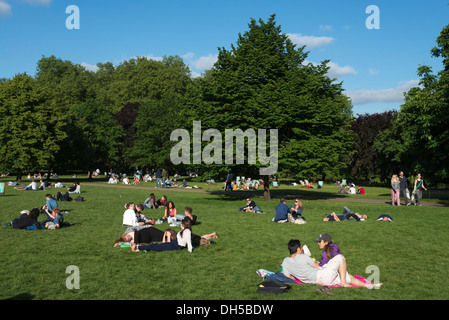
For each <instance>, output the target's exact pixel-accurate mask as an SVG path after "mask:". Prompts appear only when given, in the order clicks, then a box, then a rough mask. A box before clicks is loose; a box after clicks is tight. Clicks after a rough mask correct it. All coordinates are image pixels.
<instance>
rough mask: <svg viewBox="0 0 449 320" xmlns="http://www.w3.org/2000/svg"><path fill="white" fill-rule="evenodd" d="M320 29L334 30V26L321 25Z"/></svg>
mask: <svg viewBox="0 0 449 320" xmlns="http://www.w3.org/2000/svg"><path fill="white" fill-rule="evenodd" d="M320 30H321V31H323V32H326V31H334V27H333V26H331V25H325V26H323V25H320Z"/></svg>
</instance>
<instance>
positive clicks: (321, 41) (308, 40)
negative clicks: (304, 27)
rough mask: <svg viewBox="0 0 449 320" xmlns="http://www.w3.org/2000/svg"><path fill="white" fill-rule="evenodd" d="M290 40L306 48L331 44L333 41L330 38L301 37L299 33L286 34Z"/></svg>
mask: <svg viewBox="0 0 449 320" xmlns="http://www.w3.org/2000/svg"><path fill="white" fill-rule="evenodd" d="M287 36H288V37H289V38H290V40H291V41H292V42H293V43H294V44H296V45H300V46H304V45H306V46H308V47H310V48H315V47H320V46H325V45H328V44H330V43H332V42H333V41H334V40H335V39H334V38H332V37H324V36H323V37H315V36H303V35H302V34H300V33H287Z"/></svg>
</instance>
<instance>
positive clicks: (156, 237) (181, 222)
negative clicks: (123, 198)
mask: <svg viewBox="0 0 449 320" xmlns="http://www.w3.org/2000/svg"><path fill="white" fill-rule="evenodd" d="M158 208H163V209H164V215H163V216H162V217H161V218H159V219H157V220H156V221H155V219H152V218H150V217H147V216H146V215H144V214H143V213H142V211H143V210H144V209H158ZM125 209H126V210H125V212H124V213H123V222H122V225H123V226H126V227H128V228H127V229H126V231H125V233H124V234H123V235H122V236H121V237H120V238H119V239H117V240H116V241H115V242H114V246H129V247H130V248H131V250H132V251H135V252H137V251H173V250H181V249H184V248H187V250H188V251H189V252H192V251H193V248H195V247H197V246H204V245H209V244H211V243H214V242H213V241H211V239H215V238H218V235H217V233H216V232H213V233H210V234H206V235H203V236H198V235H196V234H194V233H193V232H192V225H195V224H196V222H197V216H196V215H193V214H192V212H193V209H192V208H191V207H185V208H184V214H181V213H178V212H177V209H176V206H175V204H174V202H173V201H168V200H167V196H165V195H163V196H162V197H161V198H160V199H159V200H157V201H156V200H155V196H154V193H152V194H151V195H150V197H149V198H147V199H146V200H145V202H144V204H137V205H135V204H134V203H133V202H129V203H127V204H126V205H125ZM155 212H157V211H155ZM164 222H167V223H169V224H170V225H169V226H170V227H180V229H181V230H180V231H179V232H176V231H175V230H174V229H173V228H168V229H166V230H165V231H162V230H160V229H158V228H156V227H155V226H154V225H155V224H162V223H164Z"/></svg>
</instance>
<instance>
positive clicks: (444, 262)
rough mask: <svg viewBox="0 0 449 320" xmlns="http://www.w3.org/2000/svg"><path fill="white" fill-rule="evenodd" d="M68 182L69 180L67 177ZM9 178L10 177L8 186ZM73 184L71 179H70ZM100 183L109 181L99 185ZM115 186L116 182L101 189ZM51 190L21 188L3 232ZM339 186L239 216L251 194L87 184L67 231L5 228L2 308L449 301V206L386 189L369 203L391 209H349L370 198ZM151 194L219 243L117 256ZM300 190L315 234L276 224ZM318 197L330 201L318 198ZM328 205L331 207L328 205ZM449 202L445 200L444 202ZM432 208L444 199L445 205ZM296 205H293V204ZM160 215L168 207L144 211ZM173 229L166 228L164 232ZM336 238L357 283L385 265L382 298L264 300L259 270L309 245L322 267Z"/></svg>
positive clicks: (342, 293) (8, 201) (298, 291)
mask: <svg viewBox="0 0 449 320" xmlns="http://www.w3.org/2000/svg"><path fill="white" fill-rule="evenodd" d="M67 180H68V179H67ZM4 181H6V180H4ZM61 181H62V180H61ZM94 182H98V181H94ZM98 183H101V184H104V185H106V183H105V182H98ZM197 185H199V186H200V187H202V188H203V189H202V190H209V191H220V190H221V185H214V186H207V185H205V184H200V183H197ZM142 186H150V187H153V186H154V185H153V184H152V183H149V184H143V185H142ZM49 191H50V192H51V193H54V194H56V192H57V191H59V190H58V189H48V190H47V191H34V192H32V191H18V190H14V189H13V187H10V186H8V187H6V195H5V196H0V223H1V224H3V223H6V222H9V221H10V220H12V219H13V218H15V217H17V216H19V215H20V211H21V210H23V209H28V210H29V209H31V208H33V207H41V206H42V205H43V204H44V203H45V194H46V193H47V192H49ZM336 191H337V188H335V187H332V186H329V185H326V186H325V188H323V189H322V190H305V189H302V190H300V189H299V188H298V187H292V186H282V185H281V187H279V188H278V189H274V190H273V201H271V202H264V200H263V197H262V196H254V197H252V198H253V199H254V200H255V201H256V203H257V204H258V205H260V206H261V207H262V209H263V210H264V211H265V213H263V214H250V213H243V212H240V211H238V208H239V207H242V206H243V205H244V204H245V201H244V200H245V198H246V196H244V195H235V194H232V195H225V194H219V193H213V192H209V193H204V192H179V190H178V191H176V190H174V189H158V190H142V189H138V188H136V187H135V186H126V187H125V188H111V187H105V186H91V185H89V183H87V182H86V183H84V182H82V196H83V197H84V198H85V200H86V201H85V202H83V203H77V202H60V203H59V205H60V207H61V209H62V210H69V211H70V214H67V215H65V221H66V222H69V223H71V224H72V226H70V227H69V228H64V229H60V230H40V231H26V230H13V229H12V228H11V227H0V232H1V235H0V237H1V241H2V245H1V248H0V256H1V261H2V268H1V269H0V279H1V281H0V299H36V300H46V299H57V300H109V299H113V300H127V299H138V300H140V299H145V300H268V299H269V300H298V299H301V300H303V299H306V300H308V299H310V300H317V299H328V300H332V299H342V300H349V299H351V300H352V299H360V300H381V299H382V300H399V299H407V300H409V299H412V300H415V299H424V300H439V299H440V300H446V299H448V298H449V285H448V284H449V281H448V280H447V277H446V270H447V266H448V265H449V258H448V255H447V254H446V251H447V243H448V239H449V236H448V233H447V230H448V228H449V209H448V208H447V207H443V206H422V207H415V206H413V207H412V206H410V207H405V206H401V207H392V206H391V205H388V204H386V203H387V202H388V200H389V194H388V192H389V190H388V189H387V188H369V187H368V188H367V192H368V195H367V196H365V199H366V198H370V199H375V200H385V202H382V201H381V202H380V203H361V202H350V199H351V197H352V198H360V197H361V196H358V195H357V196H349V197H348V196H344V197H345V198H346V197H347V199H348V201H347V202H344V201H341V200H340V201H338V200H331V199H330V198H331V197H335V196H337V195H336ZM151 192H154V193H155V194H156V197H157V198H159V197H160V196H161V195H162V194H166V195H167V197H168V199H169V200H173V201H174V203H175V205H176V207H177V208H178V210H182V209H183V208H184V207H185V206H191V207H192V208H193V210H194V214H197V215H198V217H199V218H198V221H199V222H200V223H199V225H196V226H194V227H193V231H194V233H196V234H206V233H211V232H214V231H215V232H217V233H218V234H219V236H220V237H219V239H216V242H217V244H216V245H210V246H207V247H200V248H197V249H195V250H194V252H193V253H189V252H188V251H187V250H182V251H174V252H137V253H136V252H132V251H131V250H130V249H129V248H117V247H116V248H114V247H113V243H114V240H115V239H117V238H118V237H119V236H120V235H121V234H122V233H123V232H124V230H125V227H123V226H122V225H121V223H122V215H123V212H124V210H125V209H124V207H123V206H124V204H125V203H126V202H130V201H133V202H135V203H143V201H144V200H145V199H146V198H147V197H148V196H149V194H150V193H151ZM291 193H296V194H298V195H302V196H303V197H304V206H305V210H304V216H305V218H306V219H307V221H308V223H307V224H305V225H295V224H288V223H287V224H276V223H273V222H271V219H272V218H273V217H274V207H275V206H276V205H277V204H278V198H277V197H278V196H279V195H284V194H291ZM312 196H315V197H317V198H318V199H320V200H313V199H312ZM323 197H324V198H329V199H328V200H323ZM444 200H445V199H443V201H444ZM425 201H439V199H438V198H430V199H425ZM291 203H292V200H289V204H291ZM345 204H346V205H348V206H349V207H350V208H351V209H352V210H353V211H358V212H360V213H365V214H367V215H368V216H369V219H368V220H367V221H364V222H322V221H321V219H322V218H323V217H324V214H325V213H330V212H332V211H335V212H337V213H341V211H342V210H343V206H344V205H345ZM144 213H145V214H146V215H147V216H150V217H152V218H155V219H157V218H159V217H161V216H162V215H163V211H162V209H158V210H145V212H144ZM381 213H387V214H390V215H391V216H393V218H394V220H395V221H394V222H379V221H376V218H377V216H378V215H379V214H381ZM156 227H158V228H160V229H161V230H164V229H165V228H167V227H168V225H167V224H162V225H156ZM324 232H328V233H330V234H331V235H332V236H333V238H334V242H335V243H337V244H338V245H339V246H340V248H341V250H342V252H343V254H344V255H345V256H346V259H347V261H348V269H349V272H350V273H351V274H354V275H360V276H364V277H369V276H370V273H368V272H367V267H368V266H371V265H374V266H377V267H378V268H379V271H380V281H381V282H383V284H384V285H383V287H382V288H381V289H380V290H368V289H361V288H335V289H333V292H334V293H335V296H329V295H325V294H323V293H319V292H317V291H316V289H317V288H318V287H317V286H316V285H304V284H303V285H295V286H293V288H292V289H291V290H290V291H289V292H288V293H286V294H284V295H261V294H258V293H256V290H257V284H258V283H260V282H261V281H262V279H261V278H260V277H258V276H257V274H256V270H257V269H260V268H263V269H267V270H271V271H279V269H280V264H281V263H282V260H283V259H284V258H285V257H286V256H287V255H288V251H287V242H288V241H289V240H290V239H293V238H297V239H300V240H301V242H302V243H306V244H307V245H308V246H309V248H310V249H311V251H312V256H313V257H315V258H317V259H318V258H320V256H321V251H320V249H319V248H318V246H317V245H316V244H315V243H314V242H313V240H314V239H315V238H316V237H317V236H318V235H319V234H320V233H324ZM69 266H77V267H78V268H79V273H80V289H72V290H69V289H67V287H66V279H67V278H68V277H69V276H70V275H71V274H70V273H66V269H67V267H69Z"/></svg>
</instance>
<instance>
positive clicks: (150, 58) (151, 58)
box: [135, 54, 164, 61]
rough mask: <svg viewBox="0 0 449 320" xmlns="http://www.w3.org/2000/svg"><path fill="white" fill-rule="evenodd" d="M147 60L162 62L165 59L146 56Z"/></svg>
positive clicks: (150, 55)
mask: <svg viewBox="0 0 449 320" xmlns="http://www.w3.org/2000/svg"><path fill="white" fill-rule="evenodd" d="M135 58H137V57H135ZM145 58H147V59H148V60H155V61H162V60H163V59H164V58H163V57H155V56H153V55H152V54H149V55H146V56H145Z"/></svg>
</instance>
